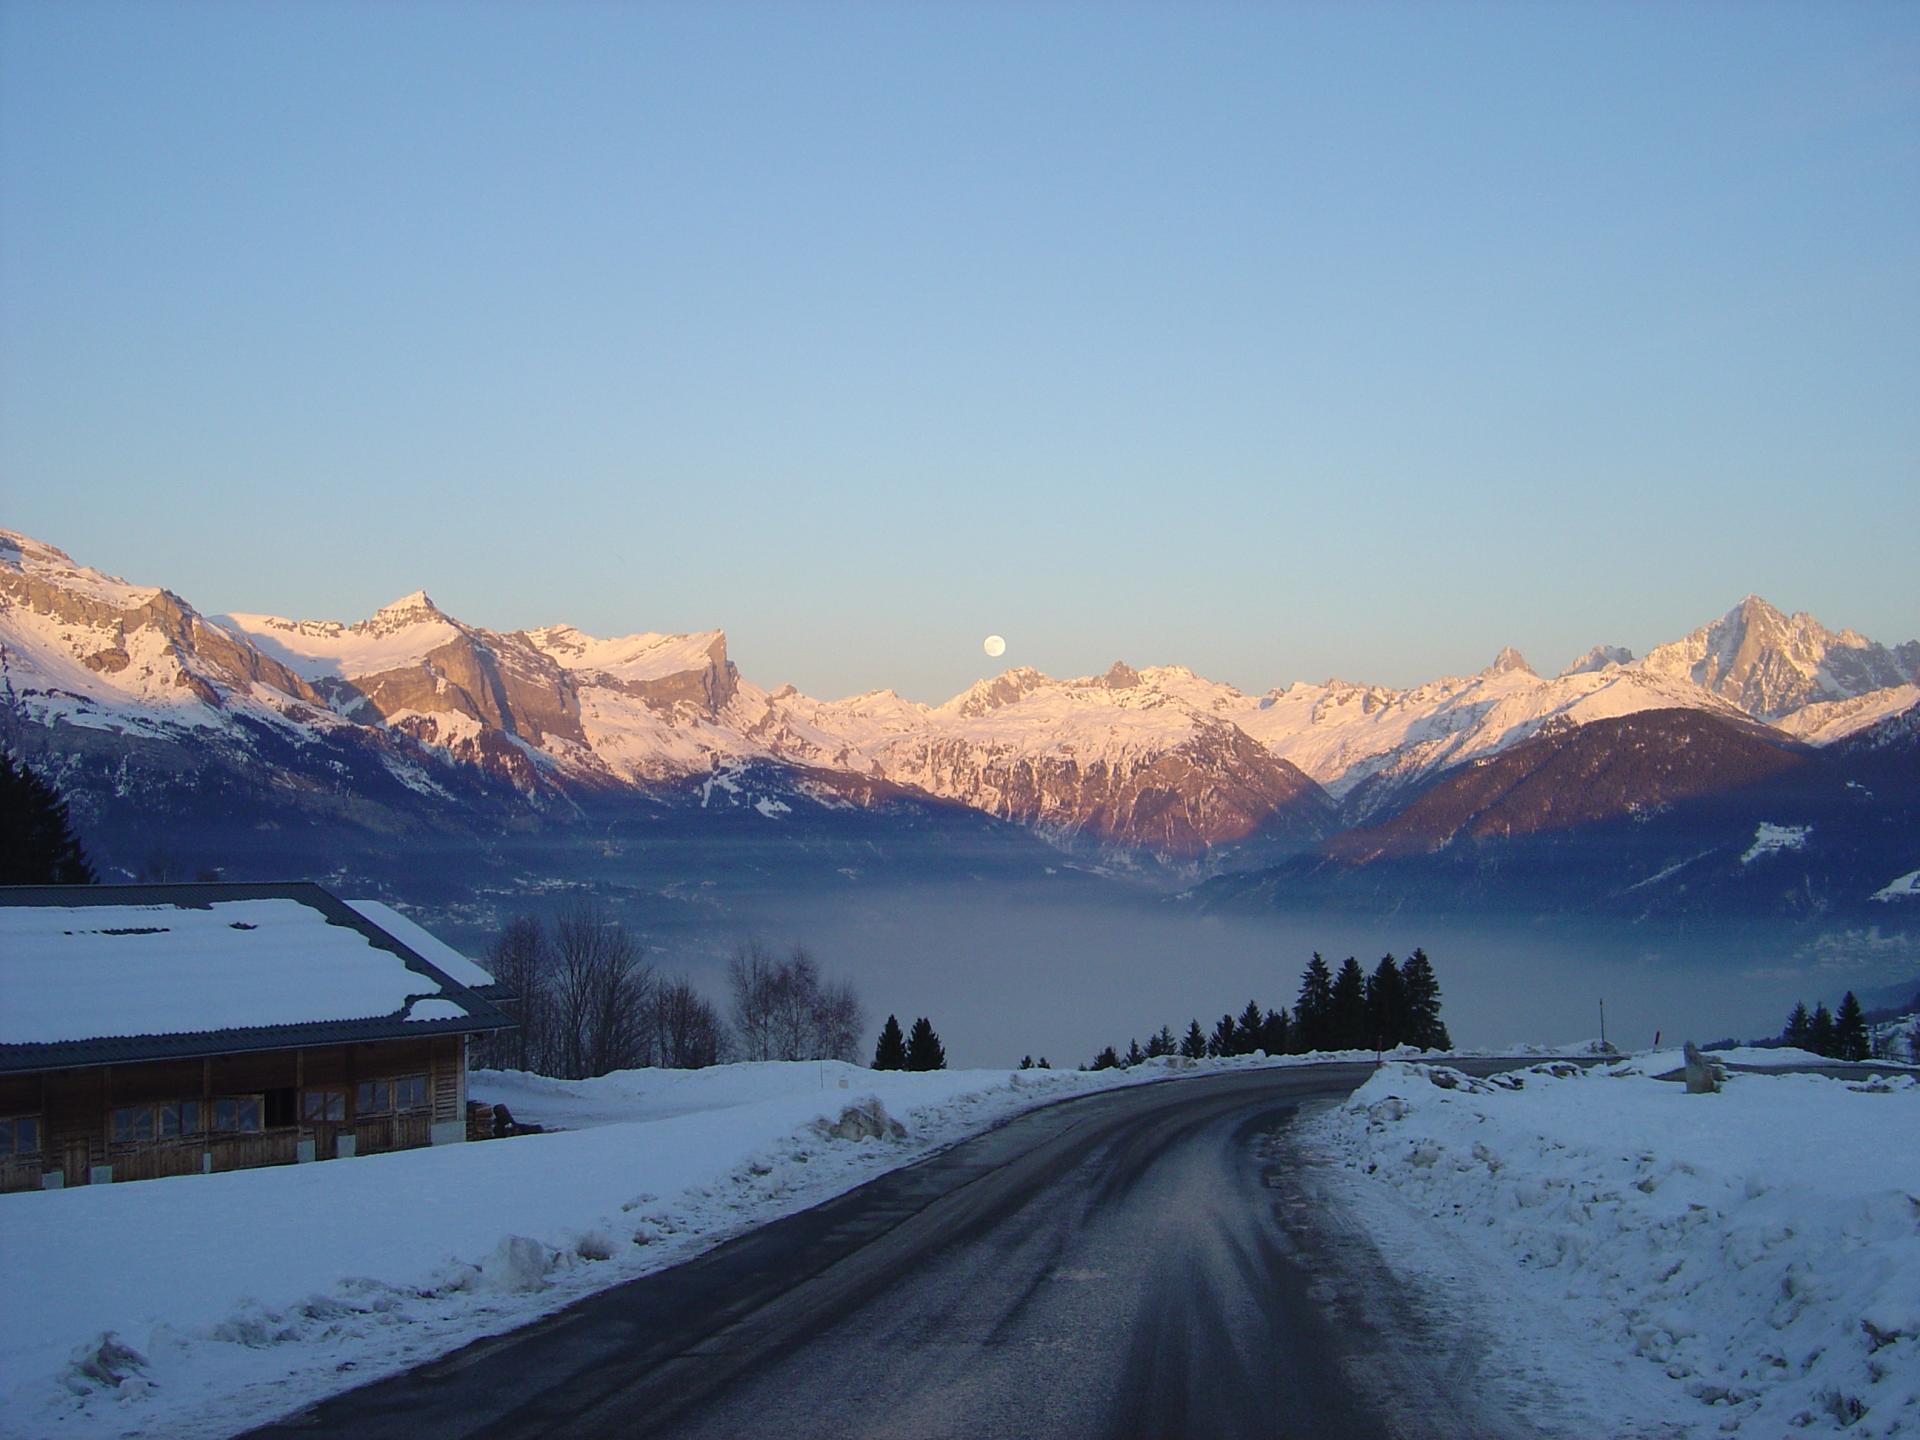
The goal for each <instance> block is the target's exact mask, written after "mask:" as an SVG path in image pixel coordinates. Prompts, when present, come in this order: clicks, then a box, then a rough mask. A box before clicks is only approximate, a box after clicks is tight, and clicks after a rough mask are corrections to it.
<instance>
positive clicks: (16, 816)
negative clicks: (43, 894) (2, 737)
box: [0, 750, 98, 885]
mask: <svg viewBox="0 0 1920 1440" xmlns="http://www.w3.org/2000/svg"><path fill="white" fill-rule="evenodd" d="M97 878H98V877H97V876H95V874H94V873H93V866H92V865H91V864H89V863H88V862H87V855H86V852H85V851H84V850H82V849H81V848H80V840H79V837H78V836H76V835H75V834H74V833H73V826H72V825H71V824H70V823H69V821H68V818H67V802H66V801H65V800H63V799H62V798H61V797H60V792H59V791H58V790H56V789H54V788H53V786H51V785H49V784H48V783H47V782H46V781H45V780H42V779H41V778H40V777H39V776H38V775H36V774H34V773H33V771H31V770H29V769H28V768H27V767H26V766H25V765H19V764H15V763H14V759H13V757H12V756H11V755H9V754H7V752H6V751H4V750H0V885H91V884H93V883H94V881H95V880H96V879H97Z"/></svg>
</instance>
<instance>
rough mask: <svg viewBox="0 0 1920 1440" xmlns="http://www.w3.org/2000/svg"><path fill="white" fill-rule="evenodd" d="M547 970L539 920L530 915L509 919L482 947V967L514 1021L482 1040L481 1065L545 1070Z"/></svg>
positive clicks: (549, 1031) (549, 996) (549, 1030)
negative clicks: (501, 993) (510, 1026)
mask: <svg viewBox="0 0 1920 1440" xmlns="http://www.w3.org/2000/svg"><path fill="white" fill-rule="evenodd" d="M550 968H551V964H550V956H549V951H548V948H547V937H546V934H545V932H544V931H542V930H541V928H540V922H539V921H538V920H535V919H534V918H533V917H532V916H531V915H520V916H516V917H515V918H514V919H512V920H509V921H508V922H507V928H506V929H505V930H503V931H501V932H500V935H499V937H498V938H497V939H495V940H494V942H493V946H492V948H491V949H490V950H488V951H487V970H488V971H489V973H491V974H492V976H493V978H494V982H495V983H496V984H497V985H499V986H500V988H501V989H502V990H504V991H505V992H506V994H507V996H508V998H507V999H506V1000H505V1001H503V1008H504V1009H505V1010H506V1011H507V1013H508V1014H509V1015H511V1016H512V1017H513V1018H514V1019H515V1020H517V1021H518V1022H519V1025H518V1028H516V1029H513V1030H508V1031H504V1032H502V1033H500V1034H498V1035H492V1036H489V1037H488V1038H487V1039H486V1040H485V1041H484V1042H482V1046H481V1053H480V1056H479V1059H480V1063H482V1064H484V1065H490V1066H497V1067H499V1068H501V1069H511V1070H542V1069H544V1068H545V1066H546V1064H547V1060H548V1055H547V1050H548V1047H549V1045H550V1043H551V1034H552V1009H553V997H552V994H551V980H550V975H549V971H550Z"/></svg>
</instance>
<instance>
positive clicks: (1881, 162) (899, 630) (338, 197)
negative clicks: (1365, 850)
mask: <svg viewBox="0 0 1920 1440" xmlns="http://www.w3.org/2000/svg"><path fill="white" fill-rule="evenodd" d="M1917 222H1920V7H1916V6H1913V5H1910V4H1893V5H1877V4H1870V3H1869V4H1850V5H1845V6H1835V5H1831V4H1806V5H1791V6H1783V5H1769V4H1750V5H1739V6H1722V5H1700V4H1690V5H1662V4H1651V3H1638V4H1632V5H1598V4H1596V5H1574V4H1567V5H1550V6H1527V5H1519V4H1510V5H1508V4H1502V5H1493V4H1486V5H1476V4H1464V3H1460V4H1434V5H1427V4H1423V5H1389V4H1370V3H1355V4H1339V5H1324V6H1316V5H1310V4H1282V5H1254V4H1242V3H1229V0H1211V3H1195V4H1171V3H1170V4H1166V5H1159V6H1129V5H1124V4H1101V5H1098V6H1080V5H1067V4H1053V3H1045V0H1040V3H1023V4H1012V3H990V0H982V3H972V4H967V5H944V4H941V5H936V4H889V5H882V4H878V3H839V4H831V5H827V4H806V3H782V4H777V5H775V4H769V5H754V4H748V3H741V4H730V5H723V6H702V5H694V4H691V3H686V4H660V5H648V4H642V3H633V4H568V3H553V4H541V5H505V4H499V5H488V4H484V3H481V4H462V5H440V4H425V3H408V0H401V3H382V4H354V3H330V4H324V5H323V4H297V3H296V4H287V5H250V4H238V3H196V4H169V3H164V0H157V3H156V0H148V3H141V4H98V3H88V0H80V3H60V4H46V3H27V0H5V3H0V525H5V526H8V527H10V528H15V529H20V530H24V531H26V532H27V533H29V534H31V535H34V536H36V537H37V538H40V539H43V540H46V541H49V542H51V543H53V544H55V545H58V546H60V547H62V548H63V549H66V550H68V551H69V552H70V553H72V554H73V555H74V557H75V558H76V559H77V560H79V561H81V562H82V563H85V564H91V565H95V566H98V567H100V568H102V569H105V570H108V571H111V572H114V573H118V574H122V575H125V576H126V577H127V578H129V579H133V580H136V581H142V582H150V583H158V584H165V585H166V586H168V587H169V588H171V589H173V590H175V591H176V592H178V593H180V594H182V595H184V596H185V597H186V598H187V599H188V600H190V601H191V602H192V603H193V604H194V605H196V606H197V607H198V608H200V609H201V610H202V611H204V612H207V613H219V612H222V611H226V610H248V611H267V612H272V613H279V614H287V615H296V616H301V617H310V618H333V619H343V620H350V619H354V618H358V617H360V616H363V615H366V614H368V613H370V612H371V611H372V610H373V609H375V608H377V607H378V606H379V605H381V604H383V603H385V602H387V601H389V600H391V599H393V598H395V597H396V596H398V595H401V594H403V593H405V592H408V591H411V590H413V589H416V588H421V587H424V588H425V589H427V590H428V591H429V592H430V593H431V594H432V595H433V597H434V599H435V600H436V601H438V602H439V603H440V604H441V606H442V607H443V608H445V609H446V610H448V611H449V612H451V613H453V614H455V615H457V616H459V617H460V618H462V619H465V620H468V621H471V622H473V623H476V624H482V625H487V626H490V627H494V628H506V629H511V628H520V627H525V626H533V625H539V624H549V623H556V622H562V621H564V622H569V623H573V624H576V625H579V626H581V627H582V628H583V629H586V630H589V631H592V632H595V633H600V634H620V633H627V632H631V631H639V630H662V631H681V630H695V629H708V628H715V627H719V628H724V629H726V630H727V632H728V636H729V642H730V648H731V653H732V655H733V657H734V658H735V660H736V661H738V662H739V663H740V665H741V668H742V670H743V671H744V672H745V673H746V674H747V675H749V676H750V677H752V678H753V679H755V680H756V681H758V682H759V683H761V684H764V685H768V686H771V685H774V684H778V683H782V682H792V683H795V684H797V685H799V686H800V687H801V688H802V689H804V690H807V691H809V692H810V693H814V694H819V695H824V696H833V695H841V694H847V693H852V692H856V691H863V690H868V689H874V688H879V687H882V686H889V687H892V688H895V689H897V690H899V691H901V692H902V693H904V694H907V695H910V696H913V697H915V698H920V699H927V700H938V699H942V698H944V697H945V696H947V695H949V694H952V693H954V692H956V691H958V690H959V689H961V688H963V687H964V686H965V685H967V684H969V683H971V682H972V681H973V680H974V679H976V678H978V677H979V676H981V675H983V674H988V673H992V672H993V671H995V670H998V669H1000V668H1003V667H1004V666H1011V665H1016V664H1028V665H1035V666H1038V667H1040V668H1041V669H1044V670H1047V671H1049V672H1050V673H1055V674H1065V675H1076V674H1085V673H1090V672H1096V671H1099V670H1103V669H1105V668H1106V667H1107V665H1108V664H1109V663H1110V662H1111V661H1112V660H1114V659H1116V658H1125V659H1127V660H1128V661H1130V662H1132V663H1134V664H1136V665H1144V664H1160V663H1182V664H1186V665H1189V666H1191V667H1192V668H1193V669H1195V670H1198V671H1200V672H1201V673H1202V674H1206V675H1208V676H1210V677H1212V678H1215V679H1220V680H1225V681H1229V682H1231V683H1234V684H1237V685H1240V686H1241V687H1243V688H1246V689H1250V690H1251V689H1264V688H1266V687H1268V686H1271V685H1274V684H1280V683H1285V682H1287V681H1291V680H1294V679H1315V680H1317V679H1321V678H1324V677H1326V676H1328V675H1333V674H1338V675H1341V676H1344V677H1347V678H1350V679H1355V680H1368V681H1374V682H1377V683H1384V684H1409V683H1413V682H1416V681H1419V680H1422V679H1425V678H1429V677H1431V676H1434V675H1438V674H1446V673H1453V674H1458V673H1467V672H1470V671H1472V670H1476V669H1478V668H1480V667H1481V666H1482V665H1484V664H1486V663H1487V662H1488V661H1489V660H1490V659H1491V658H1492V656H1493V654H1494V652H1495V651H1496V650H1498V649H1499V648H1500V647H1501V646H1502V645H1505V644H1514V645H1517V646H1518V647H1519V648H1520V649H1521V650H1522V651H1524V652H1525V653H1526V654H1527V655H1528V657H1529V658H1530V659H1531V660H1532V661H1533V662H1534V664H1535V666H1536V668H1538V669H1541V670H1544V671H1548V672H1551V671H1553V670H1557V669H1558V668H1560V667H1561V666H1562V665H1564V664H1565V663H1566V662H1567V661H1568V660H1570V659H1571V658H1572V657H1573V656H1574V655H1576V654H1578V653H1579V652H1581V651H1583V650H1585V649H1586V648H1587V647H1588V646H1590V645H1592V644H1595V643H1598V642H1608V643H1616V644H1626V645H1629V646H1631V647H1632V648H1633V649H1634V650H1635V651H1636V652H1641V651H1644V650H1645V649H1647V648H1648V647H1650V646H1651V645H1653V644H1655V643H1657V642H1659V641H1662V640H1666V639H1672V638H1675V637H1677V636H1678V635H1680V634H1683V633H1684V632H1686V631H1687V630H1689V629H1691V628H1693V627H1694V626H1695V625H1698V624H1700V623H1702V622H1704V621H1706V620H1708V619H1711V618H1713V617H1714V616H1717V615H1719V614H1721V613H1723V612H1724V611H1726V610H1727V609H1729V608H1730V607H1731V606H1733V605H1734V604H1735V603H1736V602H1737V601H1738V600H1739V599H1740V598H1741V597H1742V596H1743V595H1745V594H1747V593H1749V592H1757V593H1760V594H1762V595H1765V596H1766V597H1767V598H1769V599H1770V600H1772V601H1774V603H1776V604H1778V605H1780V606H1782V608H1785V609H1789V610H1795V609H1804V610H1808V611H1811V612H1813V613H1814V614H1816V615H1818V616H1819V617H1820V618H1821V619H1823V620H1824V621H1826V622H1827V623H1828V624H1830V625H1834V626H1841V625H1851V626H1853V627H1855V628H1857V629H1860V630H1862V631H1864V632H1866V633H1867V634H1869V635H1871V636H1873V637H1875V638H1878V639H1881V640H1884V641H1886V642H1888V643H1894V642H1898V641H1902V640H1906V639H1909V638H1913V637H1915V636H1920V584H1916V582H1915V578H1914V565H1913V557H1914V553H1915V550H1916V536H1920V498H1917V497H1920V463H1917V457H1920V403H1917V402H1916V397H1920V247H1917V246H1916V240H1917V238H1920V223H1917ZM990 632H997V633H999V634H1002V635H1004V636H1006V638H1007V642H1008V648H1007V653H1006V655H1005V657H1004V658H1003V659H1001V660H998V661H995V660H990V659H988V658H987V657H986V656H985V655H984V654H983V653H982V650H981V643H980V642H981V639H982V637H984V636H985V635H987V634H988V633H990Z"/></svg>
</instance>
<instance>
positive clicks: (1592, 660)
mask: <svg viewBox="0 0 1920 1440" xmlns="http://www.w3.org/2000/svg"><path fill="white" fill-rule="evenodd" d="M1632 663H1633V651H1631V650H1629V649H1628V648H1627V647H1626V646H1624V645H1596V646H1594V647H1593V648H1592V649H1591V650H1589V651H1587V653H1586V654H1584V655H1582V656H1581V657H1580V658H1579V659H1578V660H1575V661H1574V662H1573V663H1572V664H1571V665H1569V666H1567V668H1566V669H1564V670H1562V671H1561V672H1560V678H1561V679H1563V680H1564V679H1565V678H1566V677H1567V676H1569V675H1593V674H1598V673H1599V672H1600V671H1602V670H1611V669H1613V668H1615V667H1616V666H1620V665H1631V664H1632Z"/></svg>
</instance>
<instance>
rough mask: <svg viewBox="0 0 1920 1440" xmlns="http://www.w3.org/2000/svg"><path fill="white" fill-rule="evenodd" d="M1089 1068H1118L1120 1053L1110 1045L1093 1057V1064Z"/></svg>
mask: <svg viewBox="0 0 1920 1440" xmlns="http://www.w3.org/2000/svg"><path fill="white" fill-rule="evenodd" d="M1088 1068H1089V1069H1093V1070H1118V1069H1119V1068H1120V1053H1119V1052H1118V1051H1117V1050H1115V1049H1114V1048H1113V1046H1111V1045H1109V1046H1107V1048H1106V1049H1104V1050H1102V1051H1101V1052H1100V1053H1099V1054H1098V1055H1096V1056H1094V1057H1093V1064H1092V1065H1091V1066H1089V1067H1088Z"/></svg>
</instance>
